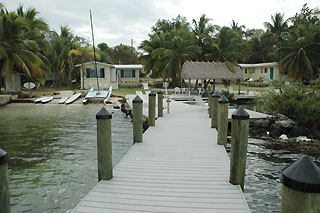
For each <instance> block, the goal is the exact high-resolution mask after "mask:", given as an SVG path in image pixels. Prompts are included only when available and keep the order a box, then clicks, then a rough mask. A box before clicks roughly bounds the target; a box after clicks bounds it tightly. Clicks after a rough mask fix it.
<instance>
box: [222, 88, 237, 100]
mask: <svg viewBox="0 0 320 213" xmlns="http://www.w3.org/2000/svg"><path fill="white" fill-rule="evenodd" d="M223 95H224V96H226V98H227V99H228V100H229V102H232V101H233V97H234V94H233V93H231V92H229V91H227V90H223V91H222V92H221V94H220V96H223Z"/></svg>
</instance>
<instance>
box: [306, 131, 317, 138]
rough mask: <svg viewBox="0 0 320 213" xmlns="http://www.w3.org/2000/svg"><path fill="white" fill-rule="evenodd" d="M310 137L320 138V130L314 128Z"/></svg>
mask: <svg viewBox="0 0 320 213" xmlns="http://www.w3.org/2000/svg"><path fill="white" fill-rule="evenodd" d="M308 138H311V139H320V130H313V131H311V133H310V134H309V136H308Z"/></svg>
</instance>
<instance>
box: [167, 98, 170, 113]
mask: <svg viewBox="0 0 320 213" xmlns="http://www.w3.org/2000/svg"><path fill="white" fill-rule="evenodd" d="M167 112H168V114H169V112H170V96H169V95H168V96H167Z"/></svg>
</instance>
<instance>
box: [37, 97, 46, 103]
mask: <svg viewBox="0 0 320 213" xmlns="http://www.w3.org/2000/svg"><path fill="white" fill-rule="evenodd" d="M43 97H45V96H43ZM43 97H41V98H37V99H36V100H34V103H35V104H39V103H41V100H42V98H43Z"/></svg>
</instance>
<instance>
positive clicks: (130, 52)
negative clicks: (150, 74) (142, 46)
mask: <svg viewBox="0 0 320 213" xmlns="http://www.w3.org/2000/svg"><path fill="white" fill-rule="evenodd" d="M110 57H111V60H112V62H113V63H114V64H136V63H137V61H138V53H137V52H136V50H135V48H134V47H131V46H128V45H124V44H120V45H117V46H115V47H114V48H113V50H112V52H111V54H110Z"/></svg>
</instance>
